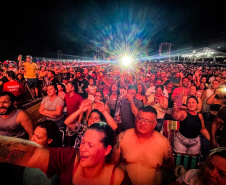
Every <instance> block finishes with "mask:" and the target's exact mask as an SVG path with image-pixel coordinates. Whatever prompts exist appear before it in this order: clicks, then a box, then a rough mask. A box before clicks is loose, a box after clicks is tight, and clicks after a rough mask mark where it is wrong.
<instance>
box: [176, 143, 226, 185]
mask: <svg viewBox="0 0 226 185" xmlns="http://www.w3.org/2000/svg"><path fill="white" fill-rule="evenodd" d="M180 184H191V185H192V184H194V185H211V184H217V185H225V184H226V148H225V147H220V148H216V149H214V150H212V152H211V153H210V154H209V156H208V157H207V158H206V160H205V162H204V164H202V165H201V167H200V169H191V170H189V171H187V172H186V173H185V174H183V175H182V176H181V177H179V178H178V179H177V180H176V182H174V183H172V185H180Z"/></svg>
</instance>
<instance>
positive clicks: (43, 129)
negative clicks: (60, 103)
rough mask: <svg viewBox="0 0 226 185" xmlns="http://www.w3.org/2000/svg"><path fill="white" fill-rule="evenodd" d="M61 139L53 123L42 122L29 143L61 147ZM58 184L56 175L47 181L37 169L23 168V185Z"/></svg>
mask: <svg viewBox="0 0 226 185" xmlns="http://www.w3.org/2000/svg"><path fill="white" fill-rule="evenodd" d="M61 138H62V137H61V133H60V130H59V128H58V127H57V125H56V124H55V123H54V122H52V121H43V122H40V123H39V124H38V125H37V127H36V129H35V130H34V135H33V136H32V138H31V141H33V142H35V143H37V144H39V145H41V146H43V147H61V146H62V139H61ZM58 182H59V176H58V175H55V176H53V177H52V178H51V179H49V178H48V177H47V176H46V174H45V173H43V172H42V171H41V170H40V169H38V168H25V170H24V173H23V185H30V184H33V185H36V184H37V185H43V184H45V185H54V184H56V185H57V184H58Z"/></svg>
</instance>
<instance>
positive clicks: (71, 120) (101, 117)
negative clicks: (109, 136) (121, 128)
mask: <svg viewBox="0 0 226 185" xmlns="http://www.w3.org/2000/svg"><path fill="white" fill-rule="evenodd" d="M90 106H91V101H90V100H88V99H87V100H84V101H83V102H82V103H81V105H80V107H79V109H78V110H77V111H76V112H74V113H73V114H71V115H70V116H69V117H68V118H67V119H66V120H65V122H64V123H65V125H66V126H67V128H66V135H67V136H69V137H71V140H72V141H74V140H75V142H74V143H73V142H72V141H70V145H73V146H74V147H75V148H79V145H80V141H81V138H82V136H83V134H84V132H85V131H86V129H87V127H89V126H90V125H92V124H93V123H95V122H100V121H104V122H107V123H108V124H109V125H110V126H111V128H112V129H113V130H116V129H117V124H116V122H115V120H114V119H113V118H112V117H111V115H110V114H109V113H108V112H107V111H106V109H105V106H104V104H103V103H101V102H99V103H98V106H97V108H98V109H93V110H92V111H91V113H90V115H89V117H88V119H87V121H86V120H85V121H84V123H83V124H80V123H78V122H76V121H75V120H76V119H77V117H78V116H79V115H80V114H83V113H84V112H86V111H87V110H88V109H89V108H90Z"/></svg>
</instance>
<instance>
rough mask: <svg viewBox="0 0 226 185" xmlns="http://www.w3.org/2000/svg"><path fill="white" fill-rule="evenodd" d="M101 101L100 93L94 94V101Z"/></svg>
mask: <svg viewBox="0 0 226 185" xmlns="http://www.w3.org/2000/svg"><path fill="white" fill-rule="evenodd" d="M102 99H103V97H102V94H101V93H100V92H96V94H95V101H101V100H102Z"/></svg>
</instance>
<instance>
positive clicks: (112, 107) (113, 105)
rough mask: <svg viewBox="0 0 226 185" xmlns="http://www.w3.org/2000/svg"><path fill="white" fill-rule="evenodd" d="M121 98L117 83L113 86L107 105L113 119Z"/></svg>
mask: <svg viewBox="0 0 226 185" xmlns="http://www.w3.org/2000/svg"><path fill="white" fill-rule="evenodd" d="M118 97H119V87H118V85H117V84H116V83H113V84H112V85H111V88H110V91H109V94H108V96H107V97H106V99H107V101H106V105H107V106H108V107H109V109H110V114H111V116H112V117H114V115H115V109H116V103H117V100H118Z"/></svg>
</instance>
